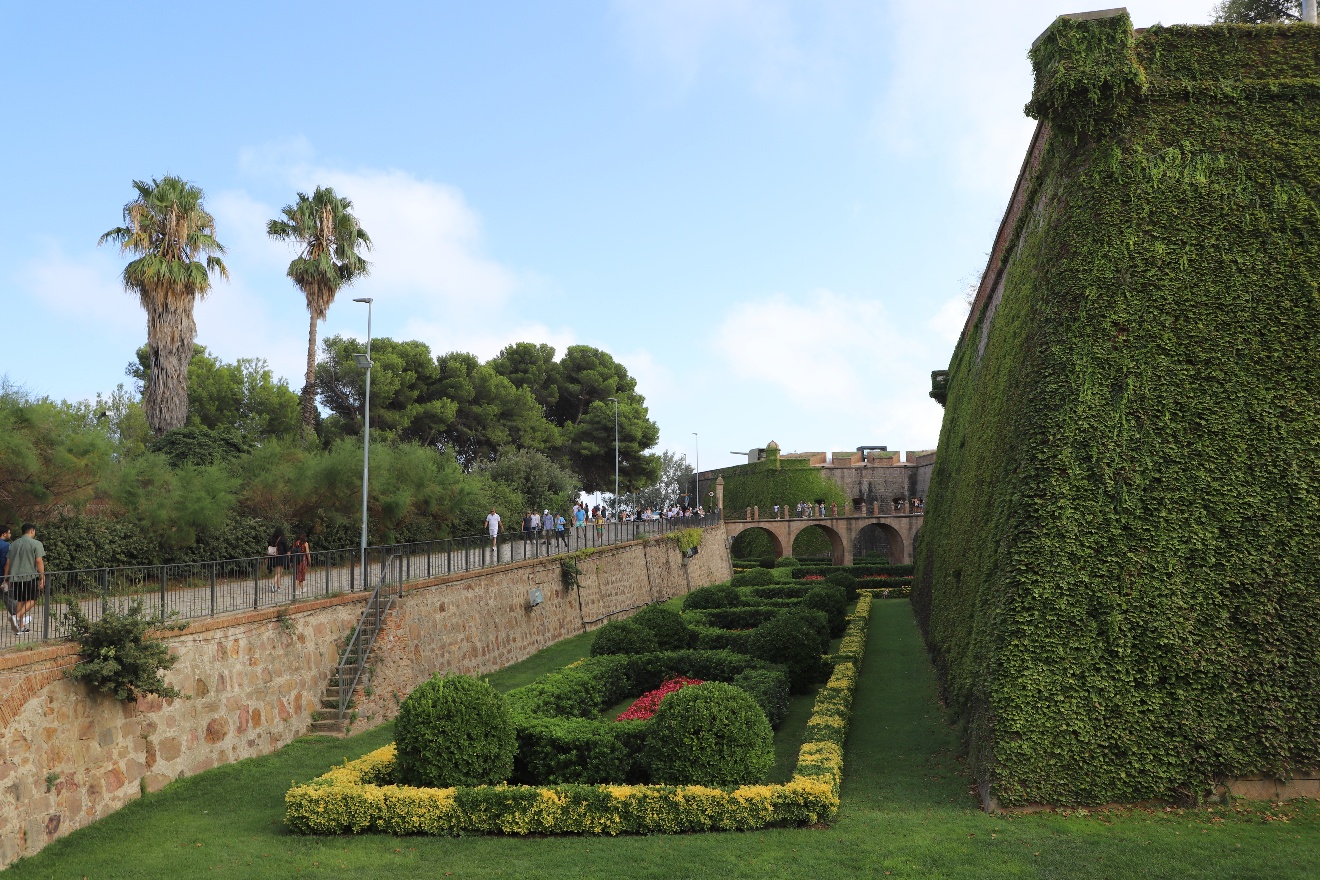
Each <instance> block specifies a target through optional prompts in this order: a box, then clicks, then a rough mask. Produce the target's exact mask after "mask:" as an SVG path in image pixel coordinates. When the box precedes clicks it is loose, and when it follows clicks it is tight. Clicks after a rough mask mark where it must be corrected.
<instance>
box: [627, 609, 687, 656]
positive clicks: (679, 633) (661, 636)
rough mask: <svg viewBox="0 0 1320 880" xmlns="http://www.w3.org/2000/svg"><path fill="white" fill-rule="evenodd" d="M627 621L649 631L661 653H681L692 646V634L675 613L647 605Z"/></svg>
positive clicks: (680, 616) (680, 617)
mask: <svg viewBox="0 0 1320 880" xmlns="http://www.w3.org/2000/svg"><path fill="white" fill-rule="evenodd" d="M629 619H630V620H631V621H632V622H633V623H635V624H637V625H638V626H644V627H646V628H647V629H649V630H650V631H651V635H653V636H655V641H656V644H657V645H659V650H661V651H681V650H683V649H684V648H689V647H691V645H692V640H693V638H694V634H693V632H692V630H690V629H688V625H687V624H686V623H684V622H683V615H681V614H679V613H678V612H677V611H671V610H670V609H668V608H664V607H661V606H660V605H647V606H646V607H645V608H643V609H642V610H641V611H638V612H637V613H636V614H634V615H633V616H632V617H631V618H629Z"/></svg>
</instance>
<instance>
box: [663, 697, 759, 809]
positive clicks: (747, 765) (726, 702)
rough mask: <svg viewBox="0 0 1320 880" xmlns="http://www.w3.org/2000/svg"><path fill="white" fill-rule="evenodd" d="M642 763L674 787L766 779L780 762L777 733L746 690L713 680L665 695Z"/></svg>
mask: <svg viewBox="0 0 1320 880" xmlns="http://www.w3.org/2000/svg"><path fill="white" fill-rule="evenodd" d="M642 763H643V764H644V765H645V766H646V767H647V768H648V770H649V771H650V774H651V781H652V782H659V783H666V784H670V785H694V784H696V785H745V784H749V783H757V782H763V781H764V780H765V776H766V774H767V773H768V772H769V771H770V768H771V767H772V766H774V763H775V751H774V734H773V733H772V732H771V730H770V722H769V721H768V720H767V719H766V714H765V712H764V711H763V710H762V709H761V707H760V706H759V705H758V704H757V702H756V700H755V699H753V698H752V697H751V695H749V694H748V693H747V692H746V691H744V690H742V689H741V688H737V687H734V686H733V685H730V684H724V683H722V682H707V683H706V684H700V685H695V686H693V687H686V688H683V689H682V690H680V691H678V692H676V693H673V694H670V695H669V696H667V697H665V699H664V702H662V703H661V704H660V708H659V709H658V710H657V711H656V713H655V717H654V718H652V719H651V729H650V730H649V731H648V733H647V736H646V745H645V747H644V748H643V750H642Z"/></svg>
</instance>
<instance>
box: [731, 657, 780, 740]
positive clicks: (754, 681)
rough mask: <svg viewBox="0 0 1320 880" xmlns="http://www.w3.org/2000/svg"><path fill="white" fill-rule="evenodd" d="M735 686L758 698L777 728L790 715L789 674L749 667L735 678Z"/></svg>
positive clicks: (757, 701)
mask: <svg viewBox="0 0 1320 880" xmlns="http://www.w3.org/2000/svg"><path fill="white" fill-rule="evenodd" d="M733 686H734V687H736V688H742V689H743V690H745V691H747V694H748V695H749V696H750V697H751V698H752V699H753V700H756V704H757V705H758V706H760V707H761V711H763V712H765V717H766V720H767V721H769V722H770V726H771V727H772V728H774V729H775V730H778V729H779V725H781V724H783V723H784V719H785V718H787V717H788V675H787V674H786V673H783V672H776V671H774V670H770V669H749V670H747V671H746V672H744V673H742V674H740V675H739V676H738V677H737V678H735V679H734V680H733Z"/></svg>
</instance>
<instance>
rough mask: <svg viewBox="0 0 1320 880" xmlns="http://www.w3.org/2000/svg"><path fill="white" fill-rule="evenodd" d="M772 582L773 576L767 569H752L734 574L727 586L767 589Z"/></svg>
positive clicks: (773, 580)
mask: <svg viewBox="0 0 1320 880" xmlns="http://www.w3.org/2000/svg"><path fill="white" fill-rule="evenodd" d="M774 582H775V576H774V574H773V573H772V572H771V571H770V570H769V569H766V568H754V569H752V570H751V571H744V572H739V573H738V574H735V575H734V576H733V580H731V581H729V584H730V585H732V586H735V587H768V586H770V585H771V584H772V583H774Z"/></svg>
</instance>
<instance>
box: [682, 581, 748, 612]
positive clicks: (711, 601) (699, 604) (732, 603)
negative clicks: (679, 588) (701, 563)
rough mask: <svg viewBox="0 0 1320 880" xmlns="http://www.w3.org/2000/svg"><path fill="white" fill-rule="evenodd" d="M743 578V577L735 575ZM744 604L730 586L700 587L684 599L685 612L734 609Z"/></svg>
mask: <svg viewBox="0 0 1320 880" xmlns="http://www.w3.org/2000/svg"><path fill="white" fill-rule="evenodd" d="M735 577H741V575H735ZM740 604H742V597H741V596H739V595H738V591H737V590H736V589H735V588H734V587H733V586H731V585H730V584H715V585H714V586H710V587H700V588H698V589H695V590H693V591H692V592H690V593H688V594H687V595H686V596H685V597H683V610H684V611H700V610H702V609H706V608H734V607H736V606H738V605H740Z"/></svg>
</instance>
